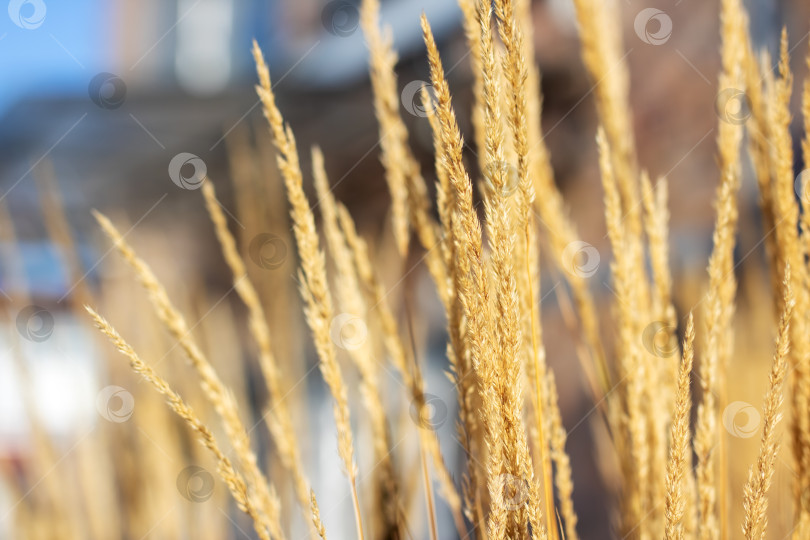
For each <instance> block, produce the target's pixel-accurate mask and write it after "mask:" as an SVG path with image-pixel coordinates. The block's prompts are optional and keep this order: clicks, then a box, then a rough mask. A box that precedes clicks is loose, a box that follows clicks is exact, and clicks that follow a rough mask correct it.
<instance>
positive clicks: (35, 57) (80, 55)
mask: <svg viewBox="0 0 810 540" xmlns="http://www.w3.org/2000/svg"><path fill="white" fill-rule="evenodd" d="M6 4H8V6H6ZM42 6H44V15H43V8H42ZM7 7H8V9H6V8H7ZM115 12H116V2H109V1H102V0H70V1H69V2H65V1H62V2H57V1H53V0H12V1H11V2H3V3H2V4H0V66H2V71H3V84H2V85H0V116H2V115H3V114H5V111H6V110H7V109H8V108H9V107H11V106H12V105H13V104H14V103H15V102H17V101H19V100H21V99H27V98H41V97H47V98H53V97H62V96H67V97H73V96H76V95H86V94H87V85H88V82H89V81H90V79H91V78H92V76H93V75H95V74H96V73H97V72H99V71H103V70H105V69H109V68H110V67H111V66H112V65H113V62H114V59H115V57H116V56H117V51H116V46H117V45H118V43H119V40H117V39H116V35H117V34H118V32H119V31H120V30H119V29H118V28H117V27H116V16H115V15H116V13H115ZM41 15H42V16H41ZM40 16H41V17H40ZM26 27H27V28H26Z"/></svg>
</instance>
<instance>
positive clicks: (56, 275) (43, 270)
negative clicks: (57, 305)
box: [0, 242, 99, 301]
mask: <svg viewBox="0 0 810 540" xmlns="http://www.w3.org/2000/svg"><path fill="white" fill-rule="evenodd" d="M77 249H78V252H79V258H80V260H81V265H82V268H83V272H84V271H87V270H88V269H90V268H92V267H93V266H94V265H95V264H96V262H97V261H98V259H99V253H98V251H96V250H95V249H93V248H92V247H91V246H90V245H86V244H83V245H79V246H78V247H77ZM16 250H17V252H18V253H19V255H20V259H21V260H19V259H18V260H17V261H16V262H17V264H18V265H19V264H21V265H22V267H20V268H19V269H20V270H21V271H22V272H23V274H24V276H25V280H26V283H24V284H21V283H19V282H17V280H15V279H14V275H13V274H12V272H13V270H12V269H10V268H9V267H8V265H6V266H4V267H3V272H2V275H0V289H1V290H2V291H3V292H5V293H6V294H8V295H13V294H15V293H17V294H23V293H24V294H28V295H29V296H31V297H34V298H48V299H53V300H55V301H58V300H60V299H61V298H62V297H63V296H65V295H66V294H68V292H69V291H70V290H71V289H72V288H73V287H74V286H75V285H76V284H75V283H72V282H70V276H69V275H68V272H67V269H66V267H65V264H64V263H63V258H62V254H61V252H60V251H59V249H57V248H56V247H55V246H54V245H53V244H51V243H50V242H18V243H17V245H16ZM8 252H9V246H8V244H0V253H4V254H5V253H8ZM4 258H6V260H8V258H7V256H4ZM96 278H97V274H96V273H95V272H94V271H89V272H88V274H87V276H86V277H85V278H84V281H85V283H87V284H88V285H92V284H93V283H94V282H95V281H96ZM21 286H22V287H25V288H26V290H20V289H21ZM74 290H75V289H74Z"/></svg>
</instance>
